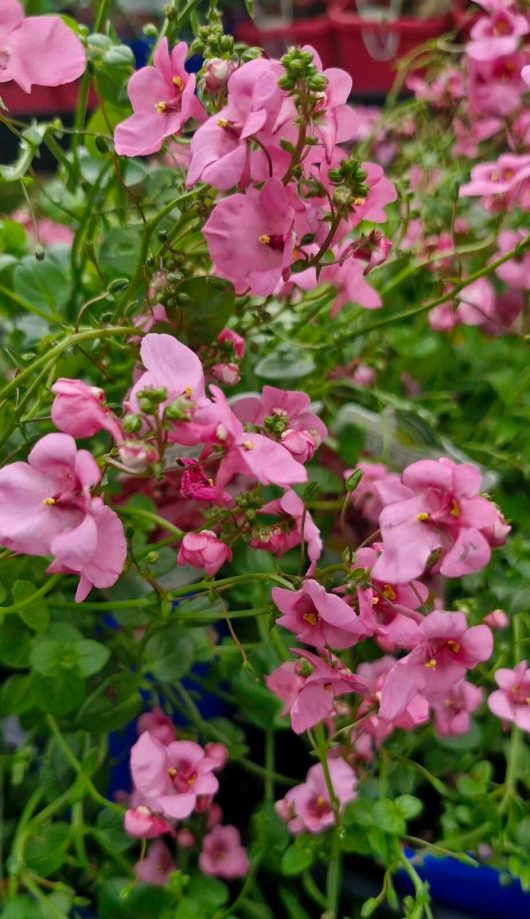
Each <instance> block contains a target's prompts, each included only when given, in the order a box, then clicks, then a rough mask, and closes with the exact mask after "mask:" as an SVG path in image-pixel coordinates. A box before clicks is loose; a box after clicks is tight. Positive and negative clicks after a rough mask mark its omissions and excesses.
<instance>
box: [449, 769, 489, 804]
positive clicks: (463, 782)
mask: <svg viewBox="0 0 530 919" xmlns="http://www.w3.org/2000/svg"><path fill="white" fill-rule="evenodd" d="M492 771H493V767H492V764H491V763H490V762H489V761H488V760H482V761H481V762H478V763H476V764H475V765H474V766H473V768H472V769H471V771H470V773H469V774H468V775H461V776H460V778H459V779H458V781H457V783H456V787H457V789H458V791H459V792H460V794H461V795H464V796H465V797H466V798H473V797H476V796H477V795H483V794H486V792H487V790H488V786H489V783H490V780H491V774H492Z"/></svg>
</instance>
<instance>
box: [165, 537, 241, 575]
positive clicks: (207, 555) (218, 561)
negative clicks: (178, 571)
mask: <svg viewBox="0 0 530 919" xmlns="http://www.w3.org/2000/svg"><path fill="white" fill-rule="evenodd" d="M231 558H232V550H231V549H230V547H229V546H227V545H226V543H224V542H221V540H220V539H219V538H218V537H217V536H216V534H215V533H213V532H212V530H201V531H200V533H186V535H185V537H184V539H183V540H182V545H181V547H180V549H179V554H178V559H177V560H178V563H179V565H192V566H193V567H194V568H203V569H204V571H205V572H206V574H209V575H214V574H216V572H217V571H219V568H221V566H222V565H224V563H225V562H227V561H230V559H231Z"/></svg>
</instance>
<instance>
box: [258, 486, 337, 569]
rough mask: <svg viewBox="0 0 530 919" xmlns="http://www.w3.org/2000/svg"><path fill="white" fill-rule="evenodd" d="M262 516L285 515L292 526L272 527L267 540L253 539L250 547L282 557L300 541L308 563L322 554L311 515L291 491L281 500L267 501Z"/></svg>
mask: <svg viewBox="0 0 530 919" xmlns="http://www.w3.org/2000/svg"><path fill="white" fill-rule="evenodd" d="M260 512H261V513H263V514H281V515H285V516H286V517H287V518H288V519H289V521H290V522H291V523H292V524H294V525H293V526H292V528H291V529H290V530H285V528H283V527H281V526H280V527H279V528H276V530H277V532H275V528H274V527H272V532H271V536H270V538H269V539H268V540H260V539H259V538H257V537H256V538H253V540H252V543H251V545H252V546H255V547H256V548H260V549H265V550H266V551H269V552H273V553H274V554H276V555H283V554H284V553H285V552H288V551H289V549H292V548H293V547H294V546H298V545H300V542H301V541H302V539H303V540H304V542H306V543H307V554H308V556H309V561H310V562H316V561H318V559H319V558H320V556H321V554H322V538H321V536H320V530H319V529H318V527H317V525H316V524H315V522H314V520H313V518H312V516H311V514H310V513H309V511H308V510H307V509H306V507H305V505H304V502H303V501H302V499H301V498H300V496H299V495H297V494H296V492H295V491H292V489H290V488H289V489H287V491H285V492H284V494H283V495H282V497H281V498H279V499H278V500H274V501H269V503H268V504H264V505H263V507H262V508H261V511H260Z"/></svg>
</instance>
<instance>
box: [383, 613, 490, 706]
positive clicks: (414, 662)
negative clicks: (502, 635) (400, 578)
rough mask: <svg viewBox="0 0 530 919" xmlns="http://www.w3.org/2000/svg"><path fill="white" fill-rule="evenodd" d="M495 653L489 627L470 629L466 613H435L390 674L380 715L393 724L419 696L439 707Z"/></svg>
mask: <svg viewBox="0 0 530 919" xmlns="http://www.w3.org/2000/svg"><path fill="white" fill-rule="evenodd" d="M492 650H493V636H492V634H491V631H490V629H489V628H488V627H487V626H486V625H476V626H473V627H472V628H468V627H467V622H466V617H465V614H464V613H447V612H443V611H438V610H437V611H436V612H434V613H430V614H429V615H428V616H426V617H425V619H424V620H423V621H422V622H421V624H420V625H419V627H418V631H417V633H416V639H415V647H414V650H412V651H411V652H410V653H409V654H407V655H406V656H405V657H403V658H401V660H399V661H397V663H396V664H394V666H393V667H392V669H391V670H390V671H389V673H388V676H387V678H386V680H385V683H384V686H383V690H382V693H381V707H380V710H379V713H380V716H381V717H382V718H385V719H386V720H387V721H392V720H393V719H395V718H396V716H397V715H399V714H400V713H401V712H402V711H403V710H404V709H405V708H406V706H407V705H408V703H409V702H410V700H411V699H412V698H413V697H414V696H415V695H417V694H418V693H420V694H421V695H423V696H425V698H426V699H427V701H429V702H431V703H433V704H436V703H437V701H439V700H442V699H443V698H445V697H446V696H447V694H448V693H449V692H450V691H451V688H452V687H453V686H454V685H455V684H456V683H458V682H459V681H460V680H461V679H463V677H464V676H465V673H466V670H470V669H472V668H473V667H475V666H476V664H478V663H479V662H481V661H486V660H488V658H489V657H490V656H491V652H492Z"/></svg>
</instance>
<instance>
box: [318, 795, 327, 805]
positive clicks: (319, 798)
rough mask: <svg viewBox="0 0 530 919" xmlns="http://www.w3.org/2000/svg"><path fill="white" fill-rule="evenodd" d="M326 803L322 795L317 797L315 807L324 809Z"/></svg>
mask: <svg viewBox="0 0 530 919" xmlns="http://www.w3.org/2000/svg"><path fill="white" fill-rule="evenodd" d="M326 803H327V802H326V799H325V797H324V795H319V797H318V798H317V800H316V805H317V807H324V806H325V804H326Z"/></svg>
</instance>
